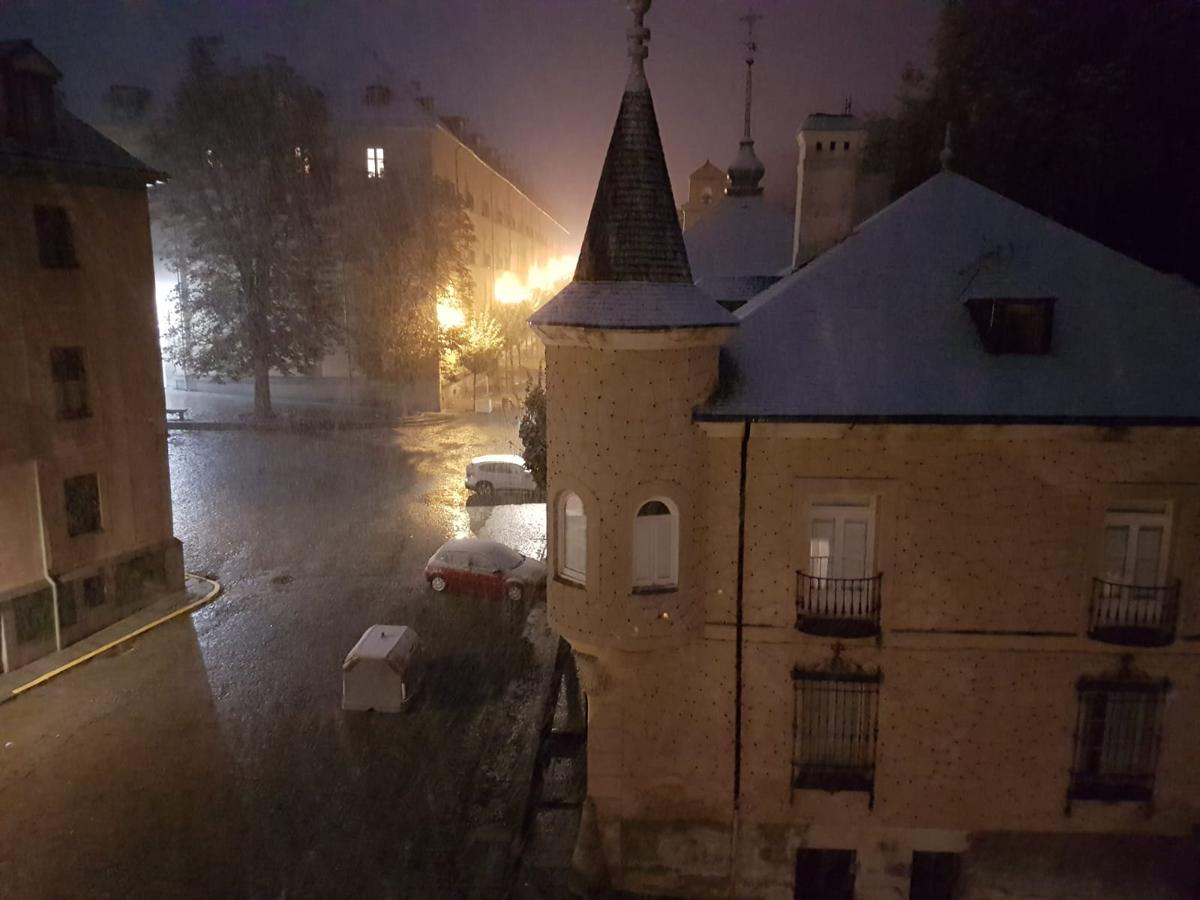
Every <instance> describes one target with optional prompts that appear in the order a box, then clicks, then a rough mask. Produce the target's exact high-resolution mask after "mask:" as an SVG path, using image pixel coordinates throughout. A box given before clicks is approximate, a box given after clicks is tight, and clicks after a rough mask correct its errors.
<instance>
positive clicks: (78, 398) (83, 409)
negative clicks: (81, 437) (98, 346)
mask: <svg viewBox="0 0 1200 900" xmlns="http://www.w3.org/2000/svg"><path fill="white" fill-rule="evenodd" d="M50 374H51V376H52V377H53V378H54V405H55V409H56V410H57V413H58V417H59V418H60V419H86V418H87V417H88V416H90V415H91V414H92V411H91V408H90V407H89V406H88V389H87V367H86V366H85V365H84V362H83V348H82V347H52V348H51V350H50Z"/></svg>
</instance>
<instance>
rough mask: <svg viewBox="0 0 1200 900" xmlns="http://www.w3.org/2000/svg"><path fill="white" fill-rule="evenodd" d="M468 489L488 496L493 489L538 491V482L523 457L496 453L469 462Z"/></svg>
mask: <svg viewBox="0 0 1200 900" xmlns="http://www.w3.org/2000/svg"><path fill="white" fill-rule="evenodd" d="M467 489H468V490H472V491H475V493H477V494H480V495H482V496H485V497H486V496H490V495H491V494H492V492H493V491H536V490H537V482H536V481H534V480H533V475H531V474H530V472H529V470H528V469H526V468H525V460H523V459H522V458H521V457H519V456H515V455H509V454H504V453H494V454H491V455H488V456H477V457H475V458H474V459H473V460H471V461H470V462H469V463H467Z"/></svg>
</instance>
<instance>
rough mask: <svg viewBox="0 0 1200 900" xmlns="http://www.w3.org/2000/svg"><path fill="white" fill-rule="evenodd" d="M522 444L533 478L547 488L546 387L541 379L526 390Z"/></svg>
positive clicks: (521, 430)
mask: <svg viewBox="0 0 1200 900" xmlns="http://www.w3.org/2000/svg"><path fill="white" fill-rule="evenodd" d="M520 434H521V446H522V447H523V448H524V450H523V453H522V455H523V456H524V457H525V468H527V469H528V470H529V471H530V472H531V473H532V474H533V480H534V481H536V482H537V486H538V487H539V488H540V489H541V490H542V491H545V490H546V389H545V388H544V387H542V383H541V381H538V382H536V383H535V384H531V385H530V386H529V390H527V391H526V392H525V400H524V403H523V405H522V409H521V426H520Z"/></svg>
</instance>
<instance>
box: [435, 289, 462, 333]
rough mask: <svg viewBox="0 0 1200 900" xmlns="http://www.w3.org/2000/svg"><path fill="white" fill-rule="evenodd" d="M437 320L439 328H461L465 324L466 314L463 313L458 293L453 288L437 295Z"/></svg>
mask: <svg viewBox="0 0 1200 900" xmlns="http://www.w3.org/2000/svg"><path fill="white" fill-rule="evenodd" d="M437 320H438V327H440V328H462V327H463V326H464V325H466V324H467V317H466V314H465V313H463V310H462V304H461V303H460V302H459V300H458V293H457V292H456V291H455V290H454V288H453V286H450V287H447V288H446V289H445V290H444V291H442V293H440V294H438V302H437Z"/></svg>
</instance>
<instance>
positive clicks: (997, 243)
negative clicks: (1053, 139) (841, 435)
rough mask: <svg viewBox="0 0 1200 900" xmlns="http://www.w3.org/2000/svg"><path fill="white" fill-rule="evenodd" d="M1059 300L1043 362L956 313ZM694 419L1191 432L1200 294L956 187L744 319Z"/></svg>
mask: <svg viewBox="0 0 1200 900" xmlns="http://www.w3.org/2000/svg"><path fill="white" fill-rule="evenodd" d="M981 291H982V292H983V294H993V295H995V294H1000V295H1009V296H1013V295H1014V294H1015V296H1018V297H1020V296H1026V297H1029V296H1049V297H1054V298H1056V303H1055V307H1054V318H1055V321H1054V330H1053V343H1052V347H1051V352H1050V353H1049V354H1048V355H1044V356H1037V355H1004V354H1000V355H992V354H989V353H988V352H986V350H985V349H984V348H983V346H982V344H981V342H980V339H979V336H978V333H977V332H976V329H975V327H974V325H973V323H972V320H971V317H970V315H969V313H968V311H967V309H965V308H964V302H963V301H964V300H965V299H968V298H969V297H970V296H972V295H975V296H982V295H983V294H981V293H979V292H981ZM737 317H738V318H739V320H740V322H741V324H740V327H739V328H738V330H737V332H736V333H735V335H734V336H733V337H732V339H731V340H730V341H729V343H728V344H727V345H726V348H725V351H724V352H725V362H726V363H727V365H726V366H725V367H724V372H725V374H723V376H722V383H721V385H720V389H719V391H718V394H717V396H716V397H715V398H714V399H713V400H712V401H711V402H710V403H709V404H708V405H707V406H706V407H705V408H704V409H702V410H701V411H700V412H699V413H698V418H701V419H727V418H734V419H741V418H747V417H751V418H764V419H771V418H777V419H790V420H801V421H911V422H938V421H951V422H958V421H962V422H968V421H970V422H1004V421H1013V422H1079V423H1087V422H1094V423H1097V424H1108V423H1118V424H1119V423H1122V422H1124V423H1127V424H1149V423H1162V424H1170V423H1184V424H1200V362H1197V356H1196V347H1200V288H1197V287H1196V286H1195V285H1193V284H1191V283H1189V282H1187V281H1184V280H1183V279H1181V278H1178V277H1176V276H1172V275H1164V274H1162V273H1160V272H1157V271H1154V270H1153V269H1150V268H1148V267H1146V266H1144V265H1142V264H1140V263H1138V262H1136V261H1134V260H1132V259H1129V258H1128V257H1125V256H1122V255H1121V254H1119V253H1117V252H1115V251H1113V250H1110V249H1108V248H1106V247H1104V246H1102V245H1100V244H1098V243H1096V242H1095V241H1092V240H1090V239H1088V238H1086V237H1084V236H1083V235H1080V234H1078V233H1076V232H1074V231H1071V230H1070V229H1068V228H1065V227H1063V226H1062V225H1059V224H1057V223H1055V222H1053V221H1051V220H1049V219H1047V218H1045V217H1044V216H1041V215H1039V214H1037V213H1035V212H1033V211H1032V210H1029V209H1026V208H1024V207H1022V206H1020V205H1018V204H1016V203H1014V202H1012V201H1010V200H1008V199H1006V198H1004V197H1002V196H1000V195H999V194H996V193H994V192H992V191H990V190H988V189H987V188H984V187H982V186H981V185H979V184H976V183H975V182H973V181H970V180H968V179H966V178H963V177H962V176H959V175H956V174H954V173H952V172H942V173H940V174H938V175H936V176H934V177H933V178H931V179H930V180H929V181H927V182H925V183H924V184H923V185H921V186H920V187H918V188H917V189H915V190H913V191H911V192H910V193H909V194H907V195H906V196H904V197H902V198H901V199H900V200H899V201H897V202H896V203H894V204H892V205H891V206H889V207H887V208H885V209H884V210H883V211H881V212H879V213H878V214H876V215H875V216H874V217H872V218H871V219H868V220H867V221H866V222H864V223H863V224H861V225H860V226H859V227H858V228H857V229H855V231H854V232H853V233H852V234H851V235H850V236H849V237H848V238H847V239H846V240H845V241H843V242H842V243H840V244H838V245H837V246H835V247H834V248H832V249H831V250H829V251H827V252H826V253H824V254H823V255H821V256H819V257H817V259H816V260H814V261H813V262H811V263H809V264H808V265H807V266H805V267H804V268H802V269H800V270H798V271H797V272H795V273H794V274H792V275H790V276H788V277H787V278H785V279H784V280H783V281H781V282H779V283H778V284H776V285H775V286H774V287H772V288H769V289H768V290H766V291H764V292H763V293H762V294H760V295H759V296H758V297H756V298H755V299H754V300H752V301H751V302H750V303H748V304H747V305H746V306H745V307H743V308H742V309H741V310H739V311H738V313H737Z"/></svg>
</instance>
